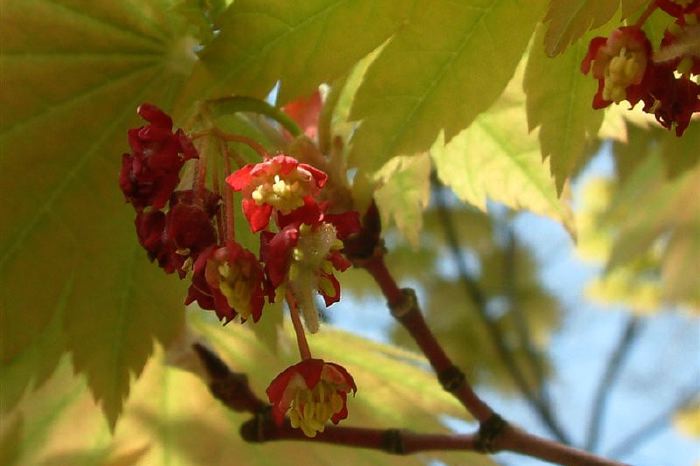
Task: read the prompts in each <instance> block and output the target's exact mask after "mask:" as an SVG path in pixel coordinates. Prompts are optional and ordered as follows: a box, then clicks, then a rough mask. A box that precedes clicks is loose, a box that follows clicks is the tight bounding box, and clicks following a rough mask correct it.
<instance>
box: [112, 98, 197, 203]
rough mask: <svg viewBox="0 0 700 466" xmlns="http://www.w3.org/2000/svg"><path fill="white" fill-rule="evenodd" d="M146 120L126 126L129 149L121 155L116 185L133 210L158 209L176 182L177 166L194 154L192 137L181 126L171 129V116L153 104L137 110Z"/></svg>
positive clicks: (178, 177) (144, 105)
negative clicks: (132, 126)
mask: <svg viewBox="0 0 700 466" xmlns="http://www.w3.org/2000/svg"><path fill="white" fill-rule="evenodd" d="M137 112H138V114H139V115H141V117H142V118H143V119H144V120H146V121H148V122H149V124H148V125H145V126H142V127H140V128H135V129H130V130H129V145H130V146H131V150H132V151H133V153H131V154H124V155H123V156H122V169H121V173H120V175H119V186H120V187H121V188H122V192H123V193H124V196H126V199H127V201H129V202H130V203H131V204H133V206H134V208H136V209H137V210H139V209H143V208H144V207H153V208H155V209H162V208H163V207H164V206H165V204H166V203H167V201H168V198H169V197H170V195H171V194H172V192H173V191H174V190H175V188H176V187H177V185H178V183H179V182H180V169H181V168H182V166H183V165H184V164H185V162H186V161H187V160H189V159H195V158H197V157H198V155H197V150H196V149H195V148H194V146H193V145H192V141H190V139H189V138H188V137H187V136H186V135H185V133H184V132H183V131H182V130H177V131H176V132H175V133H173V132H172V129H173V120H172V119H171V118H170V117H169V116H168V115H166V114H165V113H164V112H163V111H162V110H160V109H159V108H158V107H156V106H155V105H151V104H142V105H140V106H139V108H138V110H137Z"/></svg>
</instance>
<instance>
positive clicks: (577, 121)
mask: <svg viewBox="0 0 700 466" xmlns="http://www.w3.org/2000/svg"><path fill="white" fill-rule="evenodd" d="M543 39H544V28H540V29H539V30H538V32H537V34H535V39H534V47H533V50H532V51H531V52H530V58H529V60H528V64H527V70H526V71H525V82H524V86H525V93H526V94H527V116H528V123H529V127H530V129H534V128H537V127H539V128H540V131H539V139H540V145H541V149H542V156H543V157H544V158H546V157H549V158H550V165H551V167H552V173H553V174H554V177H555V179H556V182H557V191H558V192H560V193H561V191H562V189H563V187H564V183H565V181H566V180H567V179H568V178H569V176H570V175H571V173H572V171H573V170H574V168H575V167H576V164H577V162H579V160H580V159H581V158H582V156H583V155H584V153H585V150H586V143H587V142H588V141H591V140H593V139H595V138H596V137H597V133H598V129H599V128H600V126H601V124H602V123H603V114H604V112H602V111H600V110H594V109H593V107H592V104H591V103H592V101H593V96H594V95H595V93H596V89H597V81H596V80H595V79H593V78H592V77H590V76H584V75H583V73H581V70H580V63H581V60H582V59H583V57H584V56H585V55H586V52H587V50H588V40H581V41H579V42H577V43H576V44H574V45H573V46H572V47H569V48H568V49H567V50H566V52H564V53H563V54H561V55H559V56H557V57H555V58H554V59H552V58H549V57H547V56H546V54H545V53H544V51H543V50H542V49H541V46H540V44H541V43H542V41H543Z"/></svg>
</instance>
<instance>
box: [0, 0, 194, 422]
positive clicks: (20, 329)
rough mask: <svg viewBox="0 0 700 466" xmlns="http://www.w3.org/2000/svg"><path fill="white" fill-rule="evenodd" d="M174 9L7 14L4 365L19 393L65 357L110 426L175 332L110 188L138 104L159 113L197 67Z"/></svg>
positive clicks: (169, 305)
mask: <svg viewBox="0 0 700 466" xmlns="http://www.w3.org/2000/svg"><path fill="white" fill-rule="evenodd" d="M169 7H170V2H168V1H159V0H150V1H147V2H143V5H142V6H141V8H138V9H135V8H132V6H130V5H129V4H124V3H119V2H111V1H108V0H100V1H94V2H89V3H87V4H86V3H85V2H82V1H78V0H61V1H50V2H49V1H43V2H26V1H23V0H17V1H7V2H3V6H2V9H3V12H2V20H3V26H2V28H0V31H1V32H0V34H1V37H0V41H1V42H2V44H3V46H2V49H1V51H0V60H1V63H2V70H3V86H2V95H1V101H0V104H1V105H2V108H3V118H2V121H1V122H0V144H1V145H2V148H3V150H2V152H3V155H2V158H1V159H0V170H1V171H2V173H3V176H2V177H1V178H0V189H2V192H3V193H5V194H4V195H5V196H6V199H9V198H12V202H4V203H3V207H2V209H3V212H2V216H0V217H1V218H2V220H0V222H1V224H0V231H1V232H2V234H1V236H0V251H1V253H0V280H1V281H2V283H3V286H2V287H0V288H1V289H2V290H1V291H0V320H1V321H2V322H3V329H2V333H3V335H2V339H0V341H1V348H0V350H1V351H0V353H1V354H0V356H1V360H2V363H3V366H5V365H6V364H7V365H9V366H13V367H17V368H18V369H17V370H16V371H15V376H16V377H18V380H15V381H13V383H16V384H17V386H26V385H28V384H29V381H30V380H31V379H32V378H36V380H37V382H40V381H41V380H42V379H43V378H45V377H46V376H47V375H48V374H49V373H50V372H51V370H53V368H54V366H55V363H56V361H57V354H60V353H61V352H62V351H63V350H65V349H70V351H71V352H72V356H73V360H74V362H75V367H76V369H77V370H78V371H80V372H83V373H85V374H86V375H87V378H88V382H89V386H90V388H91V390H92V392H93V394H94V395H95V397H96V398H97V399H98V400H100V402H101V403H102V407H103V409H104V410H105V413H106V414H107V416H108V418H109V420H110V423H111V424H112V425H113V424H114V422H115V420H116V418H117V416H118V413H119V411H120V408H121V404H122V401H123V399H124V397H125V396H126V395H127V393H128V390H129V384H130V380H129V379H130V377H131V376H132V374H138V373H139V372H140V371H141V369H142V368H143V366H144V364H145V362H146V359H147V357H148V355H149V353H150V352H151V349H152V344H153V338H156V339H158V340H160V341H167V340H169V339H170V338H171V337H172V335H173V334H174V333H175V332H176V331H177V329H178V328H179V327H180V326H181V323H182V315H183V307H182V291H183V288H182V286H180V285H179V284H177V283H176V281H177V280H167V279H164V278H163V277H162V274H161V273H159V271H158V270H156V268H155V267H153V266H151V265H150V264H148V261H147V260H146V257H145V253H144V252H143V250H141V248H140V246H139V245H138V243H137V241H136V238H135V237H134V227H133V218H134V213H133V211H132V209H131V208H130V207H129V206H127V205H125V203H124V199H123V197H122V195H121V193H120V192H119V189H118V188H117V175H118V172H119V164H120V154H121V153H122V152H124V151H126V150H127V144H126V129H127V128H128V127H133V126H137V125H138V119H137V118H136V115H135V109H136V107H137V106H138V105H139V104H140V103H142V102H144V101H147V100H150V101H154V102H157V103H158V104H159V105H163V106H167V104H168V102H169V101H170V100H171V99H172V97H173V95H174V94H175V92H176V91H177V89H178V88H179V86H180V85H181V83H182V81H183V79H184V77H185V76H186V74H187V73H188V71H189V67H190V66H191V62H192V58H193V57H192V54H191V51H190V46H191V45H192V43H191V42H190V41H189V40H188V38H187V37H186V36H183V35H181V32H180V31H181V28H180V23H179V21H178V20H177V17H173V16H169V13H168V11H169ZM37 31H41V33H37ZM58 314H60V315H61V319H60V322H58V324H57V323H56V319H55V316H56V315H58ZM61 327H62V328H61ZM51 335H54V336H56V337H55V339H54V337H52V336H51ZM64 337H65V338H64ZM63 343H64V344H63ZM52 353H53V355H52ZM42 354H47V355H50V356H49V357H47V358H46V360H43V357H41V355H42ZM32 361H34V362H32ZM19 368H21V369H19Z"/></svg>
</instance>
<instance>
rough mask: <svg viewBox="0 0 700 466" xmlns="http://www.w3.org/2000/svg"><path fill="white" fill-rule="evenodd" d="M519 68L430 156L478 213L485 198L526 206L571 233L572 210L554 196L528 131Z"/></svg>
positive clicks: (551, 182) (547, 172) (442, 176)
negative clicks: (471, 119)
mask: <svg viewBox="0 0 700 466" xmlns="http://www.w3.org/2000/svg"><path fill="white" fill-rule="evenodd" d="M521 71H522V68H521V69H520V72H517V73H516V76H515V78H514V79H513V80H512V81H511V83H510V84H509V85H508V87H507V88H506V91H505V92H504V93H503V95H502V96H501V98H500V99H499V100H498V101H497V103H496V104H495V105H494V106H493V107H492V108H491V109H490V110H489V111H487V112H485V113H483V114H482V115H479V117H477V119H476V121H475V122H474V123H473V124H472V125H471V126H470V127H469V128H467V129H465V130H464V131H462V132H461V133H459V134H458V135H457V136H455V137H454V138H453V139H452V141H450V142H449V143H447V144H445V143H444V142H443V140H442V138H439V139H438V141H437V142H436V143H435V144H434V145H433V147H432V148H431V151H430V152H431V155H432V159H433V162H434V164H435V168H436V170H437V174H438V177H439V178H440V180H441V181H442V182H443V183H444V184H445V185H447V186H449V187H450V188H452V189H453V190H454V192H455V194H456V195H457V197H459V199H460V200H462V201H463V202H467V203H469V204H472V205H473V206H475V207H477V208H479V209H481V210H483V211H485V210H486V207H487V200H488V199H491V200H494V201H497V202H501V203H503V204H505V205H507V206H509V207H511V208H513V209H522V208H524V209H529V210H531V211H533V212H535V213H538V214H541V215H546V216H548V217H551V218H553V219H555V220H557V221H559V222H561V223H562V224H563V225H564V226H565V227H566V228H567V229H568V230H569V231H573V217H572V214H571V208H570V206H569V205H568V204H567V202H566V201H565V200H561V199H559V197H558V196H557V190H556V187H555V184H554V180H553V179H552V175H551V174H550V170H549V163H548V162H543V161H542V158H541V156H540V153H539V144H538V141H537V137H536V136H535V135H531V134H529V133H528V128H527V122H526V121H525V108H524V107H525V96H524V95H523V93H522V90H521V86H522V75H523V73H522V72H521Z"/></svg>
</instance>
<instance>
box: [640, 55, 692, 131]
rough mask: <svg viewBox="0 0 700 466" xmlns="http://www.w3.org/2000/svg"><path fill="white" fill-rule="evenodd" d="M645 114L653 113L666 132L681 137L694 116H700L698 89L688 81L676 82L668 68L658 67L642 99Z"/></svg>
mask: <svg viewBox="0 0 700 466" xmlns="http://www.w3.org/2000/svg"><path fill="white" fill-rule="evenodd" d="M644 111H645V112H648V113H653V114H654V116H655V117H656V120H657V121H658V122H659V123H660V124H661V125H662V126H663V127H664V128H667V129H673V128H674V127H675V131H676V136H679V137H680V136H682V135H683V132H684V131H685V130H686V128H687V127H688V125H689V124H690V119H691V117H692V116H693V113H695V112H700V85H698V84H696V83H695V82H693V81H691V80H690V79H689V78H687V77H681V78H676V77H675V76H674V74H673V69H672V68H671V67H662V66H657V67H656V69H655V78H654V81H653V87H652V89H651V90H650V92H649V94H648V95H647V96H646V97H645V99H644Z"/></svg>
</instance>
